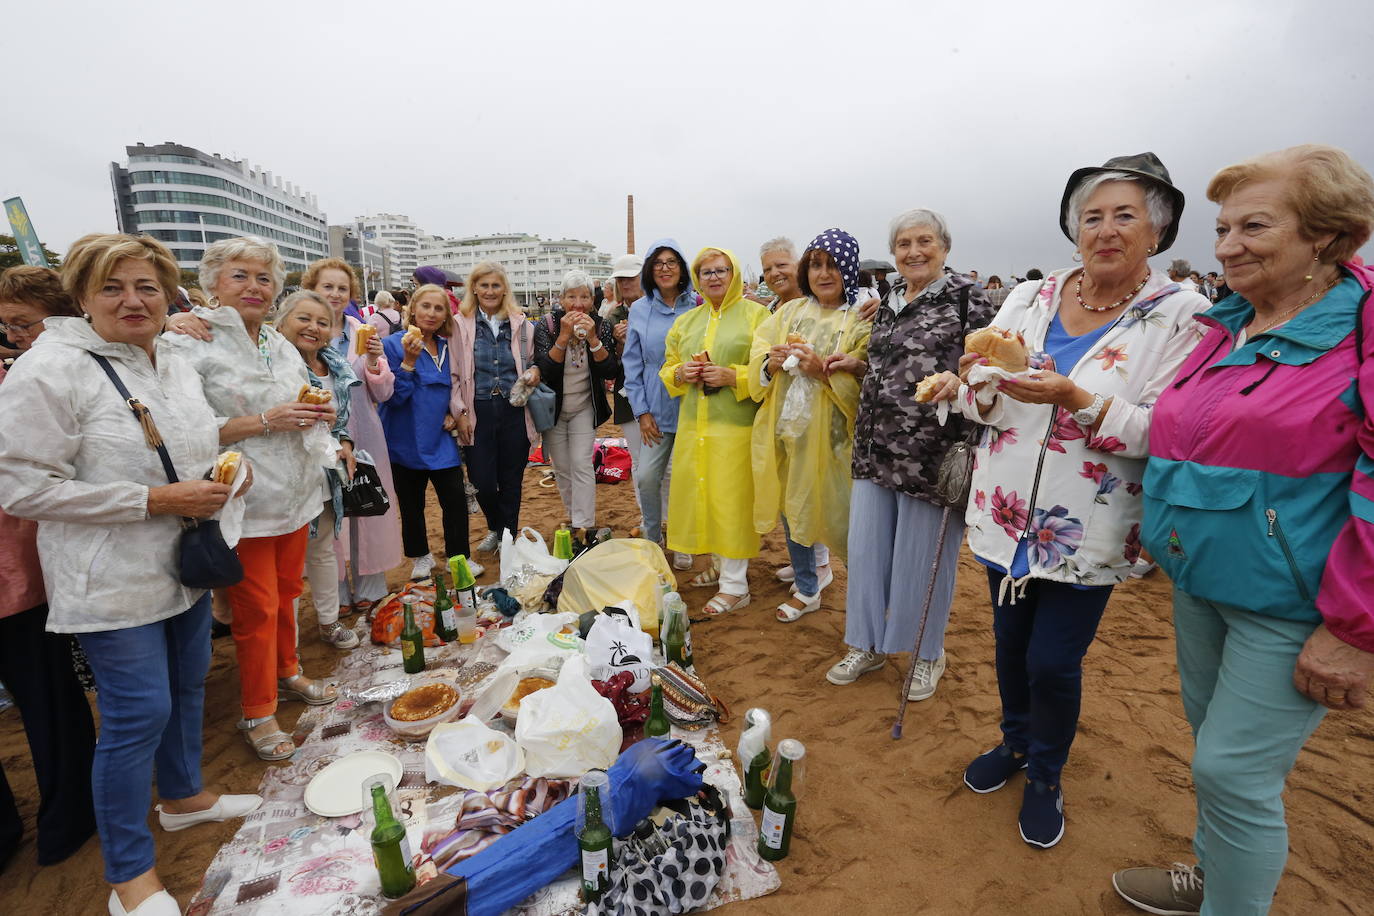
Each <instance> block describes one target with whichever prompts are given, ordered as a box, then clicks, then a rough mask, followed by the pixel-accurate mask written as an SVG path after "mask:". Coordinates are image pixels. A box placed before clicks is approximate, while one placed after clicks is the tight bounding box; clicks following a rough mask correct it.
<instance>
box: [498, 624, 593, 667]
mask: <svg viewBox="0 0 1374 916" xmlns="http://www.w3.org/2000/svg"><path fill="white" fill-rule="evenodd" d="M576 622H577V615H576V614H531V615H529V616H528V617H526V618H525V619H524V621H523V622H521V623H519V624H516V625H515V626H510V627H506V628H505V629H503V630H499V631H498V633H499V634H500V635H498V636H497V639H496V644H497V645H498V646H500V647H501V648H502V649H505V650H506V651H507V652H509V653H510V655H508V656H506V658H505V660H504V661H502V662H501V664H500V665H499V666H498V669H499V670H501V671H507V670H510V669H512V668H516V669H523V668H544V667H547V668H557V667H558V666H559V665H561V664H563V660H564V659H566V658H568V657H570V656H573V655H581V654H582V652H583V643H582V637H580V636H578V635H577V634H576V633H564V632H562V629H563V628H564V627H565V626H568V625H570V624H575V623H576Z"/></svg>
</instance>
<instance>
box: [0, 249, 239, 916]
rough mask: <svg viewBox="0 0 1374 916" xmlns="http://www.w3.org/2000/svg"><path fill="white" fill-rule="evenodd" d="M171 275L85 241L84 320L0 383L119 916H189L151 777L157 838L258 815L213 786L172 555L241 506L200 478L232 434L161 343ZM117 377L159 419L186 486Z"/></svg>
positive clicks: (200, 596) (0, 435)
mask: <svg viewBox="0 0 1374 916" xmlns="http://www.w3.org/2000/svg"><path fill="white" fill-rule="evenodd" d="M177 278H178V272H177V262H176V259H175V258H173V257H172V254H171V252H169V251H168V250H167V249H166V248H165V247H163V245H162V244H161V243H160V242H156V241H154V240H153V239H151V238H148V237H146V236H143V237H137V238H135V237H132V236H127V235H89V236H86V237H85V238H82V239H80V240H78V241H77V242H76V243H75V244H74V245H73V246H72V248H71V250H70V251H69V252H68V253H67V258H66V261H65V262H64V264H63V266H62V285H63V287H64V288H65V289H66V291H67V293H68V295H69V296H70V297H71V299H72V300H73V301H74V302H75V303H77V305H78V306H79V308H80V311H81V314H82V318H74V317H50V318H46V319H45V320H44V324H45V326H46V330H45V331H44V332H43V335H42V338H41V339H40V340H39V341H38V345H37V346H35V347H34V348H33V349H32V350H31V351H29V352H28V353H27V354H25V356H24V358H23V359H20V360H19V361H18V362H16V364H15V366H14V369H13V370H12V371H11V372H10V373H9V376H8V378H7V380H6V381H5V384H4V386H3V387H0V499H2V500H3V503H4V508H5V510H6V511H7V512H11V513H13V514H14V515H16V516H18V517H20V518H31V519H36V520H37V521H38V555H39V559H40V561H41V563H42V565H43V566H44V568H45V570H46V571H47V572H48V575H47V586H48V588H47V594H48V621H47V628H48V629H49V630H50V631H52V632H54V633H75V634H76V635H77V637H78V638H79V639H80V641H81V644H82V646H83V648H84V649H85V650H86V655H87V657H88V658H89V659H90V664H91V670H92V671H93V672H94V674H95V680H96V685H97V694H96V697H97V701H98V703H99V706H100V741H99V743H98V744H97V745H96V750H95V760H94V764H93V766H92V769H91V771H90V780H91V789H92V797H93V799H94V803H95V821H96V827H97V829H98V830H99V833H100V847H101V854H102V855H103V857H104V859H105V879H106V880H107V881H108V882H109V883H110V884H111V886H112V887H111V891H110V896H109V900H108V908H109V912H110V913H112V914H114V916H123V914H125V913H130V912H137V913H138V914H139V916H159V914H165V916H170V914H175V913H180V912H181V910H180V909H179V908H178V905H177V902H176V900H174V899H173V898H172V896H171V895H170V894H168V893H167V891H166V890H164V889H163V887H162V882H161V880H160V879H159V878H158V875H157V870H156V863H155V859H154V852H155V850H154V843H153V834H152V831H151V830H150V829H149V827H148V808H149V806H150V805H151V803H152V786H153V782H154V778H155V774H156V781H157V790H158V795H159V796H160V797H161V799H162V803H161V804H160V805H158V821H159V823H160V825H161V827H162V829H163V830H169V831H171V830H181V829H183V828H186V827H191V826H194V825H196V824H200V823H206V822H210V821H224V820H229V819H231V818H237V817H242V816H243V815H245V814H247V813H249V812H250V811H253V810H254V809H255V808H257V807H258V805H260V804H261V803H262V799H261V798H259V797H258V796H256V795H217V794H215V793H214V792H211V791H209V790H207V789H206V788H205V787H204V785H203V784H202V782H201V767H200V763H201V723H202V720H203V716H204V707H205V675H206V673H207V672H208V671H209V667H210V595H209V593H208V592H205V591H202V590H200V589H190V588H186V587H185V586H183V585H182V584H181V581H180V578H179V575H178V572H179V568H178V559H177V545H178V542H179V538H180V520H181V519H182V518H186V517H190V518H209V517H211V516H213V515H214V514H215V513H216V512H217V511H219V509H220V508H221V507H222V506H223V505H224V503H225V502H226V500H227V499H228V497H229V493H230V488H229V487H228V486H227V485H225V484H224V483H222V482H220V480H218V479H216V478H214V477H211V479H204V478H205V477H206V476H207V474H208V473H209V472H211V471H212V468H213V467H214V465H216V464H217V459H216V454H217V453H218V452H219V449H220V443H221V442H222V441H227V438H228V437H226V436H225V434H224V431H223V429H222V428H221V427H220V426H219V423H218V421H217V419H216V413H217V411H216V410H215V409H214V408H213V407H212V406H211V405H210V404H209V403H208V402H207V400H206V397H205V394H204V393H203V391H202V388H201V382H200V378H199V377H198V376H197V374H196V372H195V370H194V369H193V368H192V367H191V366H189V365H188V364H187V363H186V362H185V361H184V360H182V359H180V358H178V356H177V355H176V354H175V353H173V352H171V351H172V349H173V348H172V347H170V346H168V344H167V342H166V341H163V340H159V338H158V334H159V333H160V332H161V330H162V323H163V321H164V320H165V319H166V317H167V308H168V303H169V302H171V301H172V299H173V298H174V297H175V296H176V291H177ZM83 319H84V320H83ZM107 367H108V368H107ZM107 371H108V372H109V373H111V374H112V375H113V377H114V378H118V379H119V382H120V384H122V385H123V386H124V387H125V389H127V391H128V393H129V395H130V396H131V398H132V399H137V402H138V403H141V404H142V405H143V407H144V408H146V409H147V412H148V416H149V417H150V418H151V421H152V424H153V425H155V426H156V429H157V433H158V435H159V436H160V439H161V441H162V442H163V443H164V447H165V449H166V451H167V453H168V456H169V458H170V460H171V463H172V465H173V467H174V468H175V469H176V471H177V472H178V475H177V476H178V477H180V478H181V479H180V481H179V482H178V483H171V482H169V480H168V476H167V472H166V471H165V470H164V468H163V464H162V460H161V458H160V457H159V453H158V451H157V450H156V449H155V448H154V447H153V446H152V445H151V444H150V438H149V433H148V432H145V425H144V424H141V423H140V421H139V420H138V419H136V418H135V417H134V416H133V414H132V413H131V412H130V406H129V403H128V402H127V401H126V398H125V395H124V394H122V393H121V392H120V390H119V389H118V387H117V386H116V385H115V384H114V381H113V379H112V378H111V375H108V374H107ZM226 475H227V471H226ZM46 801H47V800H46V799H45V802H46Z"/></svg>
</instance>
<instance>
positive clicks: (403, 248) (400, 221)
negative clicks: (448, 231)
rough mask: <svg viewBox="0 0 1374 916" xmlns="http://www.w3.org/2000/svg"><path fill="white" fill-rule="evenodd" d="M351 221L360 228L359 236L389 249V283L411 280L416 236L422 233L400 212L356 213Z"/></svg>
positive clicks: (417, 247) (405, 282)
mask: <svg viewBox="0 0 1374 916" xmlns="http://www.w3.org/2000/svg"><path fill="white" fill-rule="evenodd" d="M353 222H354V223H355V224H357V225H359V226H361V227H362V232H363V238H364V239H365V240H367V241H369V242H378V243H382V244H385V245H386V246H387V247H388V248H390V249H391V253H390V254H389V255H388V257H389V258H390V259H391V265H390V266H391V282H392V283H395V284H397V285H400V284H410V283H411V282H413V280H412V277H411V274H413V273H414V272H415V268H416V267H418V266H420V262H419V261H418V260H416V256H417V254H418V253H419V250H420V236H422V235H424V233H423V232H421V231H420V230H419V229H418V228H417V227H416V225H415V224H414V223H413V222H411V221H410V217H408V216H406V215H405V214H404V213H378V214H376V215H375V216H359V217H356V218H354V220H353Z"/></svg>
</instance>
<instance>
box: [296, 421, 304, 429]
mask: <svg viewBox="0 0 1374 916" xmlns="http://www.w3.org/2000/svg"><path fill="white" fill-rule="evenodd" d="M296 425H297V426H299V427H300V428H301V429H305V421H304V420H297V421H296Z"/></svg>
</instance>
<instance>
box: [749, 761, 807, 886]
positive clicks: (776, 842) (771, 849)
mask: <svg viewBox="0 0 1374 916" xmlns="http://www.w3.org/2000/svg"><path fill="white" fill-rule="evenodd" d="M805 755H806V748H805V747H804V746H802V743H801V742H800V741H798V740H796V739H795V738H786V739H784V740H782V741H780V742H778V759H777V760H776V761H775V762H774V764H773V772H772V773H771V774H769V778H768V794H767V795H766V796H765V797H764V800H763V823H762V824H761V825H760V826H759V858H762V859H766V860H767V861H769V862H777V861H779V860H781V859H785V858H787V853H788V850H789V849H791V846H792V827H793V825H794V824H795V822H796V820H797V790H798V789H799V788H800V787H799V786H796V785H794V777H795V775H796V772H795V771H796V770H797V769H798V763H799V761H800V760H801V759H802V757H804V756H805Z"/></svg>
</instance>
